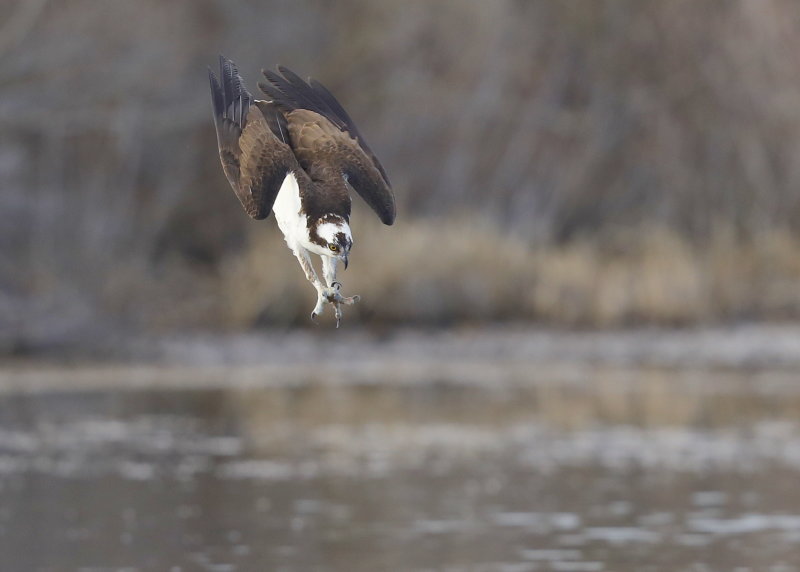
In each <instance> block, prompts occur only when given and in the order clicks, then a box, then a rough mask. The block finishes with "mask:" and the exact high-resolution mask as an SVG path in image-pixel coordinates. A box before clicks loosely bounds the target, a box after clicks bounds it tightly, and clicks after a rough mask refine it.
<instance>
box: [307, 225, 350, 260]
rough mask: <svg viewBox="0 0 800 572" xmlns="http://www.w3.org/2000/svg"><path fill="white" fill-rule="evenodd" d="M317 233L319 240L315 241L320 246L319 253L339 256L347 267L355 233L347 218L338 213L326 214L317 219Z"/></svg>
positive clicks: (334, 256) (333, 256)
mask: <svg viewBox="0 0 800 572" xmlns="http://www.w3.org/2000/svg"><path fill="white" fill-rule="evenodd" d="M316 235H317V236H318V237H319V240H315V241H314V242H315V243H316V244H317V245H318V246H319V247H320V251H319V252H317V254H319V255H320V256H330V257H332V258H338V259H339V260H341V261H342V262H344V267H345V268H347V257H348V256H349V255H350V248H351V247H352V246H353V234H352V233H351V232H350V224H349V223H348V222H347V220H346V219H345V218H343V217H341V216H338V215H325V216H324V217H322V218H321V219H319V220H318V221H317V225H316Z"/></svg>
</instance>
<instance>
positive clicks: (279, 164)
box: [208, 56, 395, 328]
mask: <svg viewBox="0 0 800 572" xmlns="http://www.w3.org/2000/svg"><path fill="white" fill-rule="evenodd" d="M219 63H220V77H219V78H217V76H216V75H215V74H214V72H213V71H212V70H211V68H209V70H208V75H209V80H210V82H211V101H212V104H213V109H214V126H215V127H216V130H217V144H218V145H219V156H220V160H221V161H222V169H223V171H224V172H225V176H226V177H227V179H228V182H230V184H231V187H233V191H234V192H235V193H236V196H237V197H238V198H239V201H240V202H241V203H242V206H243V207H244V210H245V211H246V212H247V214H248V215H250V216H251V217H252V218H254V219H259V220H260V219H264V218H267V216H269V212H270V210H271V211H273V212H274V213H275V220H276V221H277V223H278V227H279V228H280V229H281V232H282V233H283V236H284V238H285V239H286V244H287V245H288V246H289V248H290V249H291V251H292V252H293V253H294V255H295V256H296V257H297V260H299V261H300V266H301V267H302V268H303V272H304V273H305V275H306V278H308V280H309V281H310V282H311V284H313V286H314V288H315V289H316V291H317V303H316V306H315V307H314V310H313V311H312V312H311V319H312V320H314V319H316V317H317V316H319V315H320V314H321V313H322V311H323V309H324V307H325V305H326V304H331V305H333V307H334V310H335V317H336V327H337V328H338V327H339V322H340V321H341V318H342V310H341V306H342V305H352V304H354V303H356V302H357V301H358V300H359V297H358V296H350V297H345V296H342V295H341V293H340V291H341V287H342V285H341V283H340V282H339V281H338V280H337V279H336V268H337V266H338V264H339V262H342V263H343V264H344V267H345V268H347V263H348V257H349V255H350V249H351V248H352V246H353V235H352V233H351V232H350V192H349V190H350V189H353V190H355V191H356V192H357V193H358V194H359V195H360V196H361V198H362V199H364V201H366V203H367V204H368V205H369V206H370V207H371V208H372V210H373V211H375V213H376V214H377V215H378V217H379V218H380V220H381V222H383V223H384V224H386V225H391V224H392V223H393V222H394V219H395V203H394V195H393V194H392V189H391V186H390V184H389V179H388V177H387V176H386V172H385V171H384V169H383V167H382V166H381V164H380V163H379V162H378V159H377V157H375V155H374V154H373V153H372V151H371V150H370V148H369V146H368V145H367V143H366V141H364V138H363V137H362V136H361V133H359V131H358V129H357V128H356V125H355V123H353V120H352V119H351V118H350V116H349V115H348V114H347V112H346V111H345V110H344V108H343V107H342V106H341V104H340V103H339V102H338V101H337V100H336V98H335V97H334V96H333V94H331V92H330V91H328V89H327V88H325V86H323V85H322V84H321V83H319V82H318V81H315V80H313V79H309V81H308V82H306V81H304V80H303V79H301V78H300V77H299V76H297V75H296V74H295V73H293V72H292V71H291V70H289V69H287V68H286V67H283V66H278V68H277V72H273V71H271V70H266V71H264V70H262V73H263V74H264V77H265V78H266V80H267V82H259V84H258V87H259V88H260V89H261V91H262V92H264V94H265V95H266V96H267V99H265V100H260V99H254V98H253V96H252V95H251V94H250V93H249V92H248V91H247V89H246V88H245V87H244V82H243V80H242V78H241V76H240V75H239V70H238V69H237V68H236V65H235V64H234V63H233V62H232V61H231V60H229V59H226V58H225V57H223V56H220V58H219ZM312 254H316V255H318V256H319V257H320V258H321V259H322V276H323V279H324V281H325V282H324V283H323V282H322V281H321V280H320V279H319V277H318V276H317V272H316V270H315V269H314V266H313V265H312V263H311V255H312Z"/></svg>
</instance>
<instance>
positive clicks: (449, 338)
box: [0, 324, 800, 393]
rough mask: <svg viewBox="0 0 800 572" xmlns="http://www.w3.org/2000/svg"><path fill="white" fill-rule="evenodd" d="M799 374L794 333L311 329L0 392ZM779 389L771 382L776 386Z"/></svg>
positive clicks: (62, 362) (179, 342)
mask: <svg viewBox="0 0 800 572" xmlns="http://www.w3.org/2000/svg"><path fill="white" fill-rule="evenodd" d="M799 371H800V325H764V324H748V325H740V326H737V327H733V328H703V329H692V330H687V329H683V330H677V329H672V330H663V329H632V330H620V331H594V332H586V331H584V332H579V331H572V332H570V331H558V330H544V329H532V328H528V327H523V326H518V325H510V326H507V327H500V326H496V327H493V328H481V329H468V328H463V329H461V330H454V331H430V330H427V331H426V330H418V329H398V330H392V331H386V332H384V333H383V334H382V335H375V334H374V333H372V332H369V331H367V330H361V329H357V330H351V331H346V330H345V331H342V330H340V331H338V332H335V333H333V332H330V331H326V330H324V329H322V328H320V330H319V331H316V332H312V331H307V330H293V331H271V332H259V333H254V334H229V335H221V334H218V333H207V334H191V335H189V334H182V335H172V336H161V337H154V336H130V337H125V338H123V337H121V336H118V335H117V336H109V337H106V338H104V341H103V343H98V344H94V345H92V346H84V347H73V348H70V349H69V351H66V349H62V350H61V351H60V352H49V353H46V354H44V356H43V357H39V356H28V357H17V358H13V359H6V360H5V361H3V362H0V393H18V392H39V391H81V390H98V389H103V390H105V389H120V390H131V389H134V390H135V389H150V388H162V389H201V388H216V387H234V388H235V387H240V388H247V387H273V386H285V385H293V384H306V383H317V382H319V383H325V384H327V383H331V384H334V385H339V384H343V385H348V384H354V385H357V384H364V383H367V384H383V383H386V384H398V383H399V384H403V385H404V384H414V383H436V382H443V383H456V384H467V385H470V384H484V383H492V384H499V385H505V386H508V385H509V384H510V385H516V384H528V383H534V384H536V383H539V382H545V383H550V382H556V383H560V382H564V383H579V384H585V383H592V382H593V381H597V380H601V379H606V378H608V379H616V380H622V381H623V382H624V383H635V380H637V379H638V378H639V377H640V376H641V375H642V372H650V373H652V372H660V373H662V374H663V375H665V376H667V377H668V378H670V379H674V380H675V382H676V383H677V382H680V381H684V382H688V383H690V382H691V380H692V379H693V378H694V377H695V376H699V378H702V377H703V376H704V375H707V374H708V373H709V372H711V373H713V374H714V377H715V379H719V380H723V382H724V383H732V384H738V383H746V384H753V383H755V384H757V385H759V386H763V387H764V388H766V389H765V390H767V391H772V390H775V389H776V388H779V387H781V386H782V385H783V384H784V383H787V384H792V383H793V382H794V381H795V380H796V378H797V373H798V372H799ZM776 384H777V385H776Z"/></svg>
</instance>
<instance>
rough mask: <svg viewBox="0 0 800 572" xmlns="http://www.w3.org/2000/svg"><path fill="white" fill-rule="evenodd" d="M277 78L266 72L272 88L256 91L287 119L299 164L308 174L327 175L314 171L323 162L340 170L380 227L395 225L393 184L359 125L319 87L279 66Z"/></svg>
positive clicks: (314, 82)
mask: <svg viewBox="0 0 800 572" xmlns="http://www.w3.org/2000/svg"><path fill="white" fill-rule="evenodd" d="M278 72H280V73H276V72H273V71H269V70H266V71H264V72H263V74H264V77H266V79H267V80H268V81H269V84H266V83H259V84H258V86H259V88H261V91H263V92H264V93H265V94H266V95H267V96H269V97H270V98H271V100H272V102H273V103H274V104H275V105H276V106H277V107H278V108H280V109H281V110H283V112H284V114H285V115H286V119H287V122H288V124H289V132H290V134H291V133H294V135H292V136H291V137H290V142H291V144H292V148H293V149H294V151H295V155H296V156H297V158H298V160H299V161H300V164H301V165H302V166H303V168H304V169H306V170H307V171H308V172H309V173H310V174H311V173H312V171H317V172H320V171H322V170H323V169H321V168H320V167H319V166H315V163H316V162H319V161H322V160H323V159H324V160H325V161H326V162H327V165H328V166H335V167H337V168H338V169H339V171H340V172H341V174H343V175H344V176H345V177H346V178H347V181H348V183H349V184H350V186H351V187H352V188H353V189H354V190H355V191H356V192H357V193H358V194H359V195H361V198H363V199H364V200H365V201H366V203H367V204H368V205H369V206H370V207H371V208H372V209H373V210H374V211H375V212H376V213H377V214H378V217H379V218H380V219H381V221H382V222H383V223H384V224H392V223H393V222H394V219H395V204H394V195H393V194H392V190H391V186H390V184H389V178H388V177H387V175H386V172H385V171H384V169H383V166H382V165H381V164H380V162H379V161H378V159H377V157H375V155H374V153H373V152H372V150H371V149H370V148H369V146H368V145H367V143H366V141H365V140H364V138H363V137H362V136H361V134H360V133H359V131H358V128H357V127H356V125H355V122H353V120H352V119H351V118H350V116H349V115H348V114H347V112H346V111H345V110H344V108H343V107H342V106H341V104H340V103H339V102H338V101H337V99H336V98H335V97H334V96H333V94H331V92H330V91H328V89H326V88H325V87H324V86H323V85H322V84H321V83H319V82H317V81H315V80H310V85H309V84H308V83H306V82H305V81H303V80H302V79H300V77H299V76H297V74H295V73H293V72H292V71H291V70H289V69H288V68H285V67H283V66H278ZM304 127H305V129H306V133H305V135H304V136H303V143H302V144H301V143H300V142H299V138H300V131H301V130H302V129H303V128H304ZM313 176H314V175H313V174H312V178H313Z"/></svg>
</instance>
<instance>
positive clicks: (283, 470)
mask: <svg viewBox="0 0 800 572" xmlns="http://www.w3.org/2000/svg"><path fill="white" fill-rule="evenodd" d="M109 381H113V380H109ZM684 381H685V380H684ZM798 413H800V387H798V388H797V389H796V390H795V388H794V387H793V386H792V385H787V384H778V385H774V386H768V385H762V384H759V385H755V384H753V383H750V381H749V380H748V377H747V376H742V375H740V376H738V377H735V378H730V379H729V378H725V377H721V376H720V377H717V376H713V375H706V376H705V377H694V378H692V380H691V383H685V382H680V381H677V380H676V379H673V378H672V377H671V376H670V374H669V373H665V372H650V373H644V372H643V373H641V375H640V376H639V378H638V379H637V380H636V382H625V383H616V382H614V380H608V379H606V380H602V379H600V380H598V382H597V383H583V384H581V383H539V382H537V383H530V384H526V383H519V384H506V385H504V386H502V387H499V386H497V385H495V384H492V383H486V384H485V385H483V384H475V383H469V384H459V383H457V382H446V381H439V382H436V383H419V384H402V383H400V384H389V383H387V384H381V383H375V384H358V385H347V384H342V383H321V382H309V383H305V384H303V383H300V384H292V385H288V386H279V385H275V386H274V387H271V388H261V389H229V390H223V389H216V390H212V389H207V390H192V391H189V390H186V391H169V390H165V391H139V392H136V391H128V392H114V391H111V390H109V391H92V392H82V393H74V392H73V393H53V392H50V393H45V394H41V395H22V394H17V395H8V396H6V397H3V398H2V400H0V570H21V571H23V570H24V571H27V570H92V571H99V570H118V569H125V570H174V571H179V570H180V571H189V570H216V571H232V570H286V571H294V570H297V571H306V570H348V571H376V570H419V571H422V570H430V571H432V570H449V571H458V570H465V571H466V570H479V571H503V572H512V571H515V572H516V571H545V572H546V571H575V572H579V571H595V570H600V571H616V572H620V571H622V572H625V571H640V570H669V571H676V570H692V571H695V570H740V571H745V570H752V571H761V570H772V571H787V572H788V571H792V570H800V549H798V548H797V547H798V546H800V544H799V543H800V485H799V483H800V417H798Z"/></svg>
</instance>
